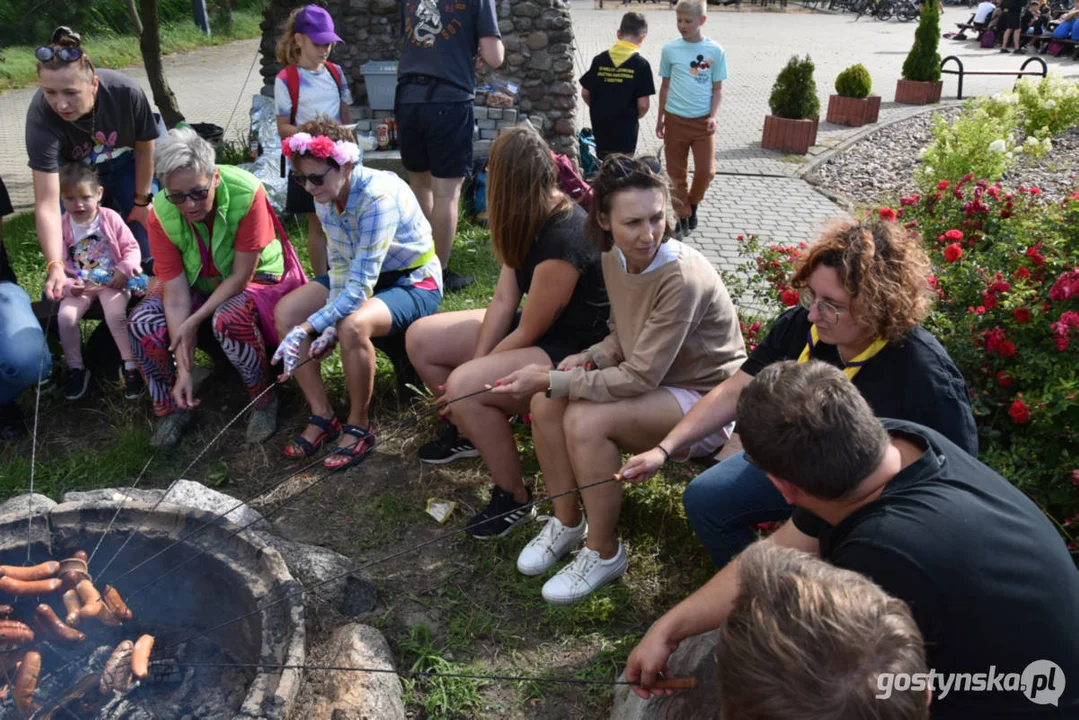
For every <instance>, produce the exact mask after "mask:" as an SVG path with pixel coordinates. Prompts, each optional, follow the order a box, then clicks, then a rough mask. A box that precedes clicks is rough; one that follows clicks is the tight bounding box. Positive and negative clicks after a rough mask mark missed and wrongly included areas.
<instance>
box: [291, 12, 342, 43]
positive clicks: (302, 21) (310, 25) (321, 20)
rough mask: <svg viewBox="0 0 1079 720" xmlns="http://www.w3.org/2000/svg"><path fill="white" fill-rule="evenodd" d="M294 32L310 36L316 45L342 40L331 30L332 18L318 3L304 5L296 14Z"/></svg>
mask: <svg viewBox="0 0 1079 720" xmlns="http://www.w3.org/2000/svg"><path fill="white" fill-rule="evenodd" d="M296 32H298V33H303V34H304V35H306V36H307V37H309V38H311V42H313V43H315V44H316V45H326V44H329V43H335V42H344V41H343V40H342V39H341V38H340V37H338V35H337V33H335V32H334V31H333V18H332V17H330V14H329V13H328V12H326V10H325V8H320V7H319V6H318V5H305V6H304V8H303V10H300V14H299V15H297V16H296Z"/></svg>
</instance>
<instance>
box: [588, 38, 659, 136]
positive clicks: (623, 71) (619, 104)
mask: <svg viewBox="0 0 1079 720" xmlns="http://www.w3.org/2000/svg"><path fill="white" fill-rule="evenodd" d="M581 87H583V88H584V89H586V90H588V92H589V94H590V95H591V96H592V97H591V104H590V105H589V107H588V113H589V116H590V119H591V122H592V132H593V134H594V135H595V136H596V150H597V151H600V152H608V153H610V152H620V153H626V154H628V155H632V154H633V153H634V152H635V151H636V148H637V135H638V132H639V131H640V127H639V123H638V119H637V99H638V98H642V97H648V96H649V95H655V94H656V86H655V82H654V81H653V79H652V66H651V65H649V63H648V61H647V60H646V59H645V58H643V57H641V54H640V53H635V54H634V55H633V56H631V57H630V58H629V59H628V60H626V61H625V62H624V63H622V64H621V65H619V66H617V67H616V66H615V64H614V61H613V60H611V53H610V51H607V50H605V51H603V52H601V53H600V54H599V55H596V57H594V58H593V59H592V67H590V68H589V69H588V72H586V73H585V74H584V75H582V76H581Z"/></svg>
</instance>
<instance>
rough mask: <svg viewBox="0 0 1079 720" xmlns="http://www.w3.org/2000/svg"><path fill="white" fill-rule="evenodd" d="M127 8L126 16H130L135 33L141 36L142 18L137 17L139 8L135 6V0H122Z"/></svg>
mask: <svg viewBox="0 0 1079 720" xmlns="http://www.w3.org/2000/svg"><path fill="white" fill-rule="evenodd" d="M124 7H125V8H127V16H128V17H129V18H131V24H132V25H134V26H135V34H136V35H139V36H140V37H141V36H142V20H140V19H139V9H138V8H137V7H135V0H124Z"/></svg>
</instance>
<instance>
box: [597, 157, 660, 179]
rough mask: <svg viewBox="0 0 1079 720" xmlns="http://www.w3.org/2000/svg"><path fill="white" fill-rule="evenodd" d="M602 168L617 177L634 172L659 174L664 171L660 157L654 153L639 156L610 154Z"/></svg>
mask: <svg viewBox="0 0 1079 720" xmlns="http://www.w3.org/2000/svg"><path fill="white" fill-rule="evenodd" d="M600 169H601V172H609V173H611V174H612V175H614V176H615V177H617V178H624V177H629V176H630V175H632V174H633V173H643V174H646V175H659V174H660V172H662V166H661V165H660V162H659V158H657V157H655V156H653V155H642V156H641V157H639V158H631V157H630V156H629V155H608V156H607V159H605V160H604V161H603V165H601V166H600Z"/></svg>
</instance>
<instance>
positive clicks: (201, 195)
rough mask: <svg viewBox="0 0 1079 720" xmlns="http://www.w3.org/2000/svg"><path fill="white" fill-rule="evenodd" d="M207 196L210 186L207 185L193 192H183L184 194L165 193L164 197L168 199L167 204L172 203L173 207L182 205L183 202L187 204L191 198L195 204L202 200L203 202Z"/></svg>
mask: <svg viewBox="0 0 1079 720" xmlns="http://www.w3.org/2000/svg"><path fill="white" fill-rule="evenodd" d="M209 196H210V186H209V185H207V186H206V187H204V188H196V189H195V190H192V191H191V192H185V193H174V192H169V193H166V195H165V197H167V198H168V199H169V202H170V203H172V204H173V205H183V204H184V203H185V202H187V199H188V198H191V199H192V200H194V201H195V202H202V201H203V200H205V199H206V198H208V197H209Z"/></svg>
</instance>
